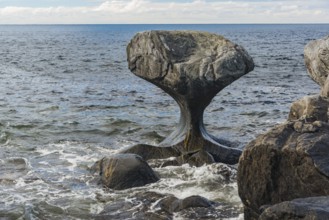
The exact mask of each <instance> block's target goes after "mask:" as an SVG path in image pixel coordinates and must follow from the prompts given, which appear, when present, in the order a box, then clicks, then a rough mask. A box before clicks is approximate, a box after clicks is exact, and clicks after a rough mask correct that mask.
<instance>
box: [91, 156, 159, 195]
mask: <svg viewBox="0 0 329 220" xmlns="http://www.w3.org/2000/svg"><path fill="white" fill-rule="evenodd" d="M92 170H93V171H94V172H99V175H100V182H101V184H103V185H104V186H105V187H108V188H111V189H116V190H123V189H128V188H132V187H138V186H144V185H146V184H149V183H154V182H157V181H158V180H159V177H158V176H157V175H156V174H155V173H154V171H153V170H152V168H151V167H150V166H149V165H148V164H147V163H146V162H145V161H144V160H143V159H142V158H141V157H140V156H138V155H136V154H116V155H113V156H111V157H104V158H103V159H102V160H100V161H98V162H96V164H95V165H94V166H93V168H92Z"/></svg>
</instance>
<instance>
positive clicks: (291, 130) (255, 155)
mask: <svg viewBox="0 0 329 220" xmlns="http://www.w3.org/2000/svg"><path fill="white" fill-rule="evenodd" d="M238 187H239V195H240V197H241V199H242V202H243V204H244V206H245V219H247V220H248V219H257V218H258V217H259V215H260V214H261V211H260V207H261V206H264V205H273V204H277V203H281V202H283V201H290V200H293V199H296V198H304V197H315V196H328V195H329V124H328V123H326V122H321V121H315V122H312V123H308V122H305V121H304V120H301V121H294V122H287V123H285V124H282V125H279V126H276V127H275V128H273V129H271V130H270V131H269V132H267V133H266V134H263V135H260V136H258V137H257V139H256V140H254V141H252V142H250V143H249V144H248V145H247V146H246V148H245V150H244V152H243V154H242V156H241V158H240V163H239V168H238Z"/></svg>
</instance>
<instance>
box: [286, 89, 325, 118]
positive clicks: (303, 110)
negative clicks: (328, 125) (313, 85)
mask: <svg viewBox="0 0 329 220" xmlns="http://www.w3.org/2000/svg"><path fill="white" fill-rule="evenodd" d="M328 107H329V106H328V100H327V99H326V98H323V97H321V96H319V95H315V96H305V97H303V98H301V99H299V100H297V101H295V102H293V103H292V105H291V108H290V113H289V117H288V120H289V121H293V120H299V119H300V120H305V121H307V122H313V121H325V122H328Z"/></svg>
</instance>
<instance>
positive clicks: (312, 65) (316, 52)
mask: <svg viewBox="0 0 329 220" xmlns="http://www.w3.org/2000/svg"><path fill="white" fill-rule="evenodd" d="M304 57H305V64H306V67H307V70H308V72H309V74H310V76H311V78H312V79H313V80H314V81H315V82H316V83H317V84H319V85H320V86H321V95H322V96H325V97H329V79H328V74H329V36H327V37H325V38H323V39H319V40H314V41H311V42H309V43H308V44H307V45H306V46H305V49H304Z"/></svg>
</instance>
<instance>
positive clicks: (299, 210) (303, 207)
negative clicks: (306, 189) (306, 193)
mask: <svg viewBox="0 0 329 220" xmlns="http://www.w3.org/2000/svg"><path fill="white" fill-rule="evenodd" d="M294 219H304V220H310V219H312V220H326V219H329V197H311V198H302V199H295V200H292V201H289V202H282V203H279V204H277V205H274V206H271V207H269V208H267V209H266V210H265V211H264V212H263V213H262V214H261V216H260V218H259V220H294Z"/></svg>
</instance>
